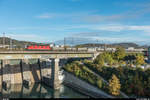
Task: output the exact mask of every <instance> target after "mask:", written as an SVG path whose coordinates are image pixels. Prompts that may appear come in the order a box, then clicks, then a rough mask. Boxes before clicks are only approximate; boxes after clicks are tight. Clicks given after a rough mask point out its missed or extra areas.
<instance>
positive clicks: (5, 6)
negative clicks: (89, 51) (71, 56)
mask: <svg viewBox="0 0 150 100" xmlns="http://www.w3.org/2000/svg"><path fill="white" fill-rule="evenodd" d="M3 32H5V33H6V36H9V37H12V38H15V39H19V40H30V41H35V42H54V41H57V40H61V39H63V38H64V37H74V38H80V37H82V38H83V37H84V38H85V39H86V38H91V39H93V40H99V41H110V42H136V43H149V41H150V0H0V33H1V34H0V36H2V33H3Z"/></svg>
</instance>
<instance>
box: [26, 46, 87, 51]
mask: <svg viewBox="0 0 150 100" xmlns="http://www.w3.org/2000/svg"><path fill="white" fill-rule="evenodd" d="M25 49H26V50H28V51H32V50H38V51H39V50H40V51H41V50H42V51H43V50H44V51H49V50H50V51H87V50H88V48H70V47H67V48H64V47H50V46H49V45H30V46H27V47H26V48H25Z"/></svg>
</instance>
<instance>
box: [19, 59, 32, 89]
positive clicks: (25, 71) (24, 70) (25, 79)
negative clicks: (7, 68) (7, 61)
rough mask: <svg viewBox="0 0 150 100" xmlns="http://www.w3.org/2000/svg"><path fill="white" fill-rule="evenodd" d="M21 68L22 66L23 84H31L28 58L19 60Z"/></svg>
mask: <svg viewBox="0 0 150 100" xmlns="http://www.w3.org/2000/svg"><path fill="white" fill-rule="evenodd" d="M21 68H22V80H23V84H26V85H28V86H29V85H31V76H32V75H31V71H30V66H29V64H28V59H23V60H21Z"/></svg>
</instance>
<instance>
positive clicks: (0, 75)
mask: <svg viewBox="0 0 150 100" xmlns="http://www.w3.org/2000/svg"><path fill="white" fill-rule="evenodd" d="M2 81H3V80H2V60H0V89H1V88H2Z"/></svg>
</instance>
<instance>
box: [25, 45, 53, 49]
mask: <svg viewBox="0 0 150 100" xmlns="http://www.w3.org/2000/svg"><path fill="white" fill-rule="evenodd" d="M26 49H27V50H51V49H52V48H51V47H50V46H49V45H48V46H46V45H30V46H27V48H26Z"/></svg>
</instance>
